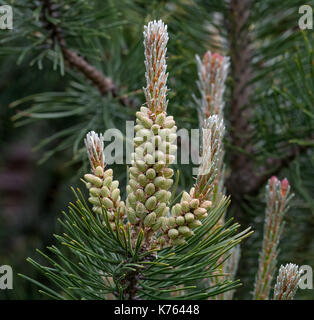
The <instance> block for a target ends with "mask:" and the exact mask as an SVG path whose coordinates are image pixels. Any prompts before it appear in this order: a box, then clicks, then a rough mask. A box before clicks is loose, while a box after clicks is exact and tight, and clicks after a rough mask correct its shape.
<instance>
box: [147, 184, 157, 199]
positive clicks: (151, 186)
mask: <svg viewBox="0 0 314 320" xmlns="http://www.w3.org/2000/svg"><path fill="white" fill-rule="evenodd" d="M145 193H146V194H147V195H149V196H151V195H152V194H154V193H155V185H154V184H153V183H148V184H147V185H146V187H145Z"/></svg>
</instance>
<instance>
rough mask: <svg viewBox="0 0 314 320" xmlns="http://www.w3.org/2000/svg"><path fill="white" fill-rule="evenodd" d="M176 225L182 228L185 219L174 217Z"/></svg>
mask: <svg viewBox="0 0 314 320" xmlns="http://www.w3.org/2000/svg"><path fill="white" fill-rule="evenodd" d="M176 223H177V225H179V226H183V225H184V224H185V219H184V217H182V216H179V217H176Z"/></svg>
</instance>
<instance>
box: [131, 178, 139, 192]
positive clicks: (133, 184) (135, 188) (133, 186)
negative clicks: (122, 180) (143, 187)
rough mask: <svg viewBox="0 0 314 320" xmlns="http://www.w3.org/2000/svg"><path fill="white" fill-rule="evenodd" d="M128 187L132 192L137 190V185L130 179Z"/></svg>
mask: <svg viewBox="0 0 314 320" xmlns="http://www.w3.org/2000/svg"><path fill="white" fill-rule="evenodd" d="M129 185H130V187H131V188H132V189H133V190H137V189H138V187H139V186H138V183H137V182H136V180H134V179H130V180H129Z"/></svg>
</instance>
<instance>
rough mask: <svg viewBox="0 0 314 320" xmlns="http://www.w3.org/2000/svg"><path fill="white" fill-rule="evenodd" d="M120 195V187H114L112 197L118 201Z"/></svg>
mask: <svg viewBox="0 0 314 320" xmlns="http://www.w3.org/2000/svg"><path fill="white" fill-rule="evenodd" d="M119 197H120V190H119V189H114V190H113V191H112V194H111V199H112V200H113V201H114V202H116V201H117V200H118V199H119Z"/></svg>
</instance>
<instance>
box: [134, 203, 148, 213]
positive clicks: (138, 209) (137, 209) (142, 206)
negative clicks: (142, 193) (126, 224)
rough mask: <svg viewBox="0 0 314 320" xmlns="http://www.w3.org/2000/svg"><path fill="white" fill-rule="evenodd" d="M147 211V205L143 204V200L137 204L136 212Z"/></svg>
mask: <svg viewBox="0 0 314 320" xmlns="http://www.w3.org/2000/svg"><path fill="white" fill-rule="evenodd" d="M145 212H146V208H145V206H144V205H143V203H141V202H138V203H137V204H136V213H138V214H140V215H141V214H143V213H145Z"/></svg>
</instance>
